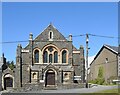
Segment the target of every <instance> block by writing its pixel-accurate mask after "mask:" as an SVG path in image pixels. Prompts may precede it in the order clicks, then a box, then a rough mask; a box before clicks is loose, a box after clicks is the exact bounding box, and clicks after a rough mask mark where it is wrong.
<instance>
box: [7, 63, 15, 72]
mask: <svg viewBox="0 0 120 95" xmlns="http://www.w3.org/2000/svg"><path fill="white" fill-rule="evenodd" d="M7 65H8V67H9V68H10V69H11V70H13V69H14V68H15V65H14V61H11V62H10V61H7Z"/></svg>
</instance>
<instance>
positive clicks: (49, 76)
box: [44, 68, 57, 86]
mask: <svg viewBox="0 0 120 95" xmlns="http://www.w3.org/2000/svg"><path fill="white" fill-rule="evenodd" d="M44 80H45V86H51V85H56V80H57V72H56V70H54V69H53V68H49V69H47V70H46V71H45V72H44Z"/></svg>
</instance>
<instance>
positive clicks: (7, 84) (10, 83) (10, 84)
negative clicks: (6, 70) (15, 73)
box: [4, 77, 13, 90]
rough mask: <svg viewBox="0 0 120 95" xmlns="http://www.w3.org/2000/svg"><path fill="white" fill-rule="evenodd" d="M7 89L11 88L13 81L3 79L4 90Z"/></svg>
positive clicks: (8, 78)
mask: <svg viewBox="0 0 120 95" xmlns="http://www.w3.org/2000/svg"><path fill="white" fill-rule="evenodd" d="M7 87H13V79H12V78H11V77H6V78H4V89H5V90H6V88H7Z"/></svg>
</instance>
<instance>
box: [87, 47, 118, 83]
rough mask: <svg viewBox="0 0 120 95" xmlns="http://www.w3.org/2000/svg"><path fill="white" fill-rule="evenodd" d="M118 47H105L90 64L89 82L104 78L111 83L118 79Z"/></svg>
mask: <svg viewBox="0 0 120 95" xmlns="http://www.w3.org/2000/svg"><path fill="white" fill-rule="evenodd" d="M117 76H118V47H115V46H110V45H103V46H102V48H101V49H100V51H99V52H98V53H97V55H96V56H95V58H94V60H93V61H92V62H91V64H90V73H89V81H91V80H95V79H97V78H103V79H104V82H105V83H111V82H112V80H114V79H117V78H118V77H117Z"/></svg>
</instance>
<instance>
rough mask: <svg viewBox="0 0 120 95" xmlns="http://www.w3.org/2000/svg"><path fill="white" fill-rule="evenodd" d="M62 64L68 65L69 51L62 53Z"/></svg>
mask: <svg viewBox="0 0 120 95" xmlns="http://www.w3.org/2000/svg"><path fill="white" fill-rule="evenodd" d="M62 63H67V51H66V50H63V51H62Z"/></svg>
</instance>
